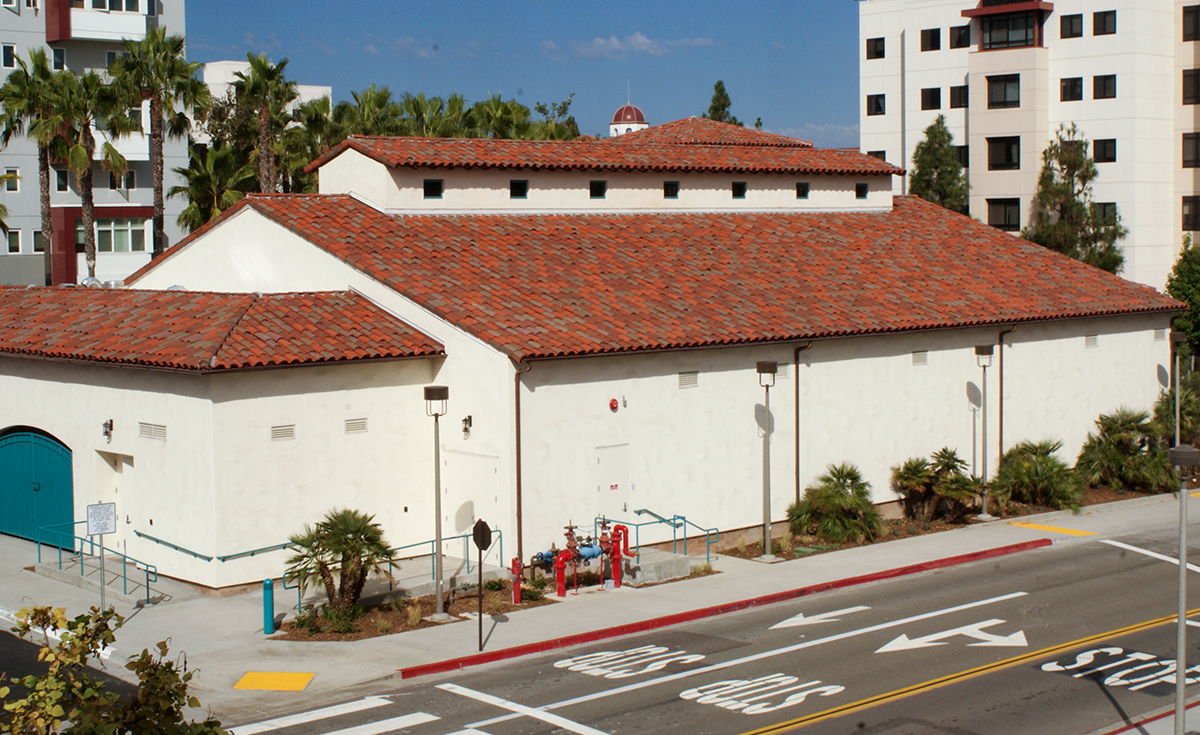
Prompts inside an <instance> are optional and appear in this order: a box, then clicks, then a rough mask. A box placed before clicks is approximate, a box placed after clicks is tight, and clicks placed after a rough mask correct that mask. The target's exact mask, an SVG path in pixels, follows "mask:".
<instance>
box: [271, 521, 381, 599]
mask: <svg viewBox="0 0 1200 735" xmlns="http://www.w3.org/2000/svg"><path fill="white" fill-rule="evenodd" d="M374 520H375V516H371V515H367V514H366V513H361V512H359V511H357V510H350V509H348V508H347V509H345V510H337V509H334V510H331V511H329V512H328V513H326V514H325V518H324V519H323V520H321V521H319V522H318V523H317V525H316V526H312V527H310V526H308V525H305V527H304V531H303V532H301V533H298V534H295V535H293V536H292V537H291V538H290V539H289V541H290V542H291V548H292V549H293V551H295V552H296V553H295V554H293V555H292V557H291V558H290V559H288V560H287V563H288V569H287V576H289V577H292V578H295V579H299V580H300V591H301V594H303V592H304V590H305V589H306V588H307V587H308V586H309V585H311V584H317V583H320V584H323V585H324V587H325V595H326V597H328V598H329V609H330V610H347V609H350V608H352V607H355V606H356V605H357V604H358V600H359V598H360V597H362V590H363V585H364V584H366V581H367V577H368V576H369V575H370V574H371V573H372V572H379V573H383V574H386V572H385V571H384V569H383V565H384V564H385V563H387V562H389V561H392V560H393V558H394V554H393V553H392V551H391V550H390V549H389V548H388V544H387V541H386V540H385V539H384V537H383V529H382V528H380V526H379V524H378V523H374ZM335 579H336V580H337V584H336V585H335V584H334V580H335Z"/></svg>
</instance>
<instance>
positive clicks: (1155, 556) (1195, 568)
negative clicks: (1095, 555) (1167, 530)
mask: <svg viewBox="0 0 1200 735" xmlns="http://www.w3.org/2000/svg"><path fill="white" fill-rule="evenodd" d="M1100 543H1102V544H1108V545H1109V546H1115V547H1117V548H1118V549H1125V550H1126V551H1132V552H1134V553H1136V554H1144V555H1145V556H1148V557H1150V558H1151V559H1158V560H1159V561H1169V562H1171V563H1172V564H1174V565H1175V566H1179V560H1178V559H1173V558H1171V557H1169V556H1166V555H1165V554H1158V553H1156V552H1153V551H1148V550H1146V549H1139V548H1138V547H1136V546H1130V545H1129V544H1123V543H1121V542H1120V541H1113V540H1111V539H1100ZM1187 568H1188V569H1189V570H1191V571H1193V572H1200V567H1198V566H1196V565H1195V564H1188V565H1187Z"/></svg>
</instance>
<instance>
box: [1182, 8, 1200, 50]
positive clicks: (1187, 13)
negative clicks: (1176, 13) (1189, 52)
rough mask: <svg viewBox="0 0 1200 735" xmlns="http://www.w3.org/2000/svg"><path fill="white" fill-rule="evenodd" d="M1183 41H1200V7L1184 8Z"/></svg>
mask: <svg viewBox="0 0 1200 735" xmlns="http://www.w3.org/2000/svg"><path fill="white" fill-rule="evenodd" d="M1183 40H1185V41H1200V5H1185V6H1184V7H1183Z"/></svg>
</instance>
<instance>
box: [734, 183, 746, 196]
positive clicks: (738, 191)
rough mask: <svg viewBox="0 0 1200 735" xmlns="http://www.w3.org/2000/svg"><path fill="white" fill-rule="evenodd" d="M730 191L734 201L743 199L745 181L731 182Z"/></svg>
mask: <svg viewBox="0 0 1200 735" xmlns="http://www.w3.org/2000/svg"><path fill="white" fill-rule="evenodd" d="M732 191H733V198H734V199H745V198H746V182H745V181H735V182H733V188H732Z"/></svg>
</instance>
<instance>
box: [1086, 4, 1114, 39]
mask: <svg viewBox="0 0 1200 735" xmlns="http://www.w3.org/2000/svg"><path fill="white" fill-rule="evenodd" d="M1116 32H1117V11H1115V10H1104V11H1101V12H1099V13H1092V35H1093V36H1107V35H1109V34H1112V33H1116Z"/></svg>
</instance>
